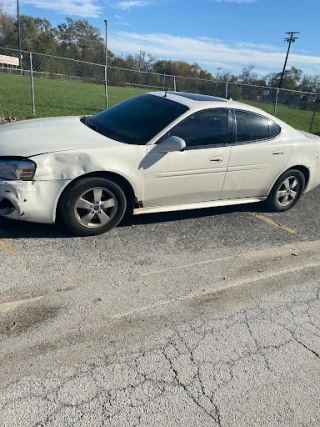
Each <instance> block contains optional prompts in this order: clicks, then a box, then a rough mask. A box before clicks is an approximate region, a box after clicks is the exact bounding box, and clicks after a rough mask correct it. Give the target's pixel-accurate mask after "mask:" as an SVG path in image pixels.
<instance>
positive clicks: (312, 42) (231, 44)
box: [0, 0, 320, 77]
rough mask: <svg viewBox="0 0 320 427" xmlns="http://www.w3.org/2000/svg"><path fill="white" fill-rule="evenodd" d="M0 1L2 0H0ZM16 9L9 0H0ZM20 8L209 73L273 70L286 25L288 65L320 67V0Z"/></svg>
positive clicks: (95, 0)
mask: <svg viewBox="0 0 320 427" xmlns="http://www.w3.org/2000/svg"><path fill="white" fill-rule="evenodd" d="M0 1H1V0H0ZM2 2H3V3H5V4H6V6H7V10H8V11H9V12H10V13H12V14H15V13H16V0H2ZM20 13H21V14H26V15H32V16H38V17H41V18H47V19H48V20H49V21H50V22H51V23H52V24H53V25H57V24H59V23H62V22H63V21H64V19H65V17H67V16H69V17H71V18H73V19H83V18H85V19H87V20H88V21H89V23H90V24H92V25H94V26H95V27H97V28H99V29H100V30H101V34H102V36H104V35H105V24H104V20H105V19H107V20H108V21H109V23H108V48H109V50H111V51H112V52H114V53H116V54H127V53H132V54H136V53H139V51H140V50H142V51H145V52H148V53H151V54H152V55H154V56H156V57H157V58H158V59H173V60H183V61H187V62H190V63H193V62H197V63H198V64H199V65H200V66H201V67H203V68H204V69H206V70H208V71H210V72H211V73H213V74H216V73H217V72H218V70H217V69H218V68H221V72H227V71H228V72H231V73H234V74H238V73H239V72H240V71H241V70H242V68H244V67H247V66H248V65H249V64H253V65H254V66H255V70H256V72H257V73H258V75H259V76H260V77H262V76H264V75H266V74H268V73H270V72H280V71H282V67H283V64H284V60H285V55H286V51H287V48H288V44H287V43H285V42H284V38H285V37H286V34H285V33H286V32H287V31H299V32H300V33H299V34H296V36H297V37H299V38H298V39H297V40H296V42H295V43H293V44H292V46H291V50H290V56H289V60H288V67H291V66H295V67H298V68H301V69H302V70H303V72H304V74H307V75H309V74H313V75H314V74H319V75H320V24H319V16H320V1H319V0H20Z"/></svg>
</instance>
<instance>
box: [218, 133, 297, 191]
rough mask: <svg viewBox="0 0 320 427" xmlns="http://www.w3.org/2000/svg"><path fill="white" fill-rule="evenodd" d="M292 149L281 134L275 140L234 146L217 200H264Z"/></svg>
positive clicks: (286, 162) (284, 166) (284, 165)
mask: <svg viewBox="0 0 320 427" xmlns="http://www.w3.org/2000/svg"><path fill="white" fill-rule="evenodd" d="M292 150H293V147H292V145H291V144H290V142H289V140H288V138H285V137H284V136H283V135H282V137H281V138H279V137H278V138H275V139H274V140H271V141H270V140H268V141H259V142H253V143H248V144H241V145H233V146H232V148H231V155H230V161H229V165H228V170H227V174H226V179H225V182H224V186H223V190H222V193H221V195H220V199H236V198H238V197H240V198H241V197H263V196H265V195H267V194H268V191H269V188H270V183H273V182H275V181H276V179H277V177H278V176H279V175H280V174H281V172H282V171H283V170H285V168H286V165H287V164H288V162H289V159H290V156H291V153H292Z"/></svg>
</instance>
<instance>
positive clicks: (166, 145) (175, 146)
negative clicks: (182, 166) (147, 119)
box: [157, 136, 186, 153]
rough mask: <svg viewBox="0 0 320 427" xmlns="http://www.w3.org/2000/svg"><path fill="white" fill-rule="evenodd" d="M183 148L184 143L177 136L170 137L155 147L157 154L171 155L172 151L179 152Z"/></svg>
mask: <svg viewBox="0 0 320 427" xmlns="http://www.w3.org/2000/svg"><path fill="white" fill-rule="evenodd" d="M184 148H186V142H185V141H184V140H183V139H182V138H179V136H170V137H169V138H168V139H166V140H164V141H163V142H161V143H160V144H159V145H157V151H158V152H159V153H173V152H174V151H181V150H183V149H184Z"/></svg>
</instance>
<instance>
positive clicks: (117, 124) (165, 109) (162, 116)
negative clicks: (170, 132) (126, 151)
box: [84, 95, 188, 145]
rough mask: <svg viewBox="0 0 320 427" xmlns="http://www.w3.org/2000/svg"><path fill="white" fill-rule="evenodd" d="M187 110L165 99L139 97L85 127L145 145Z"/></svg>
mask: <svg viewBox="0 0 320 427" xmlns="http://www.w3.org/2000/svg"><path fill="white" fill-rule="evenodd" d="M187 110H188V107H186V106H185V105H182V104H179V103H177V102H174V101H171V100H169V99H168V98H160V97H159V96H154V95H141V96H137V97H135V98H131V99H128V100H126V101H124V102H122V103H120V104H117V105H115V106H114V107H112V108H109V109H108V110H105V111H102V112H101V113H98V114H96V115H95V116H93V117H91V118H90V119H89V120H86V121H85V122H84V123H85V124H86V125H87V126H89V127H90V128H91V129H93V130H94V131H96V132H99V133H101V134H102V135H104V136H107V137H109V138H112V139H115V140H116V141H120V142H124V143H126V144H136V145H144V144H146V143H147V142H149V141H150V140H151V139H152V138H153V137H154V136H156V135H157V134H158V133H159V132H160V131H161V130H162V129H164V128H165V127H166V126H168V125H169V124H170V123H171V122H173V121H174V120H175V119H177V118H178V117H179V116H181V114H183V113H185V112H186V111H187Z"/></svg>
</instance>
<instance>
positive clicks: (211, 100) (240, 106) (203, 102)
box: [150, 91, 291, 127]
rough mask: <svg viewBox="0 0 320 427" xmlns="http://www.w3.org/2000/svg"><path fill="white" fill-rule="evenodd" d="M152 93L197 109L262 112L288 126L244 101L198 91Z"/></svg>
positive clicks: (279, 121) (265, 115) (278, 121)
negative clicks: (230, 109) (203, 93)
mask: <svg viewBox="0 0 320 427" xmlns="http://www.w3.org/2000/svg"><path fill="white" fill-rule="evenodd" d="M150 95H155V96H159V97H162V98H167V99H170V100H171V101H175V102H178V103H180V104H183V105H186V106H187V107H189V108H190V109H192V110H194V111H196V110H201V109H203V108H210V107H211V108H232V109H235V110H244V111H251V112H253V113H257V114H260V115H262V116H264V117H267V118H269V119H271V120H273V121H276V122H277V123H279V124H280V123H281V124H282V125H285V126H287V127H291V126H289V125H288V124H287V123H284V122H283V121H282V120H279V119H278V118H276V117H274V116H272V115H271V114H269V113H267V112H266V111H264V110H261V109H260V108H256V107H253V106H252V105H249V104H245V103H243V102H238V101H233V100H232V99H225V98H218V97H214V96H210V95H202V94H197V93H185V92H169V91H168V92H165V91H163V92H151V93H150Z"/></svg>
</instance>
